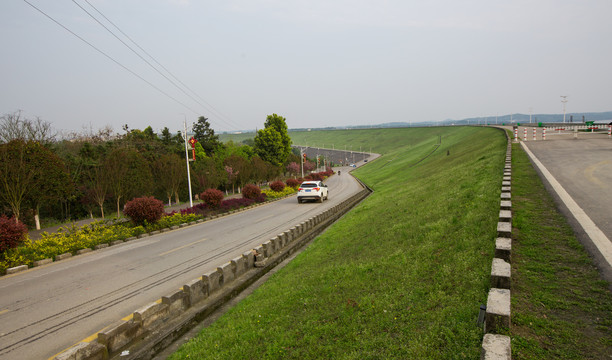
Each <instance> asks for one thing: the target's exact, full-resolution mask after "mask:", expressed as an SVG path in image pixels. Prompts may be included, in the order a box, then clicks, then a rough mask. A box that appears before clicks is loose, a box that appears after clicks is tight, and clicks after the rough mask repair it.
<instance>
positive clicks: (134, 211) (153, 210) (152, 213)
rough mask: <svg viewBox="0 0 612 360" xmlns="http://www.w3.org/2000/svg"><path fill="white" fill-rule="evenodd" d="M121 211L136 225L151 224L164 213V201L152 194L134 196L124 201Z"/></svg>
mask: <svg viewBox="0 0 612 360" xmlns="http://www.w3.org/2000/svg"><path fill="white" fill-rule="evenodd" d="M123 213H124V214H125V216H127V217H129V218H130V220H132V222H133V223H134V224H136V225H144V223H145V221H146V222H148V223H149V224H153V223H155V222H157V221H158V220H159V219H161V217H162V215H163V214H164V203H163V202H162V201H161V200H157V199H156V198H154V197H153V196H148V197H141V198H134V199H132V200H130V201H128V202H127V203H125V207H124V208H123Z"/></svg>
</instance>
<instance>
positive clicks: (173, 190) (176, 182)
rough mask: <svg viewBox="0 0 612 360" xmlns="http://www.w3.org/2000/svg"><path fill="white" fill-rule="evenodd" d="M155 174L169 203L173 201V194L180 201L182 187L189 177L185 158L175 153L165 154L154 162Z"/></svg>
mask: <svg viewBox="0 0 612 360" xmlns="http://www.w3.org/2000/svg"><path fill="white" fill-rule="evenodd" d="M153 175H154V176H155V180H156V182H157V184H158V186H159V187H160V188H161V189H162V191H163V192H164V194H165V195H166V197H167V198H168V205H171V203H172V201H171V200H172V195H174V196H175V200H176V202H177V203H178V202H179V196H178V193H179V190H180V187H181V185H183V184H184V183H185V180H186V178H187V174H186V169H185V160H183V159H181V157H179V156H177V155H174V154H163V155H161V156H160V157H159V158H158V159H157V160H156V161H155V162H153Z"/></svg>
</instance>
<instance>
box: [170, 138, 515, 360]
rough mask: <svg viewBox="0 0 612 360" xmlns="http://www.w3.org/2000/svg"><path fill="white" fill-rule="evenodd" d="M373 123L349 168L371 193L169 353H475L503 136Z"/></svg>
mask: <svg viewBox="0 0 612 360" xmlns="http://www.w3.org/2000/svg"><path fill="white" fill-rule="evenodd" d="M376 132H377V133H376V136H369V137H368V138H369V139H370V140H371V143H370V144H371V146H372V151H375V152H379V153H382V154H383V156H382V157H381V158H380V159H378V160H377V161H375V162H372V163H370V164H369V165H368V166H367V167H364V168H361V169H358V170H357V174H358V176H359V177H360V178H361V179H362V180H363V181H364V182H366V183H367V184H368V185H369V186H371V187H372V188H374V189H375V192H374V194H372V195H371V196H370V197H369V198H368V199H366V200H365V201H364V202H362V203H361V204H360V205H359V206H357V207H356V208H355V209H354V210H353V211H351V212H350V213H349V214H347V215H345V216H344V217H343V218H342V219H341V220H340V221H338V222H337V223H336V224H334V225H333V226H332V227H331V228H329V229H328V230H327V231H326V232H325V233H324V234H322V235H321V236H319V237H318V238H317V239H316V240H315V241H314V242H313V243H312V244H311V245H310V246H309V247H308V248H307V249H306V250H305V251H304V252H303V253H301V254H300V255H299V256H298V257H297V258H296V259H294V260H293V261H292V262H291V263H289V264H288V265H287V266H286V267H285V268H283V269H282V270H280V271H279V272H278V273H276V274H275V275H274V276H272V277H271V279H270V280H268V281H267V282H266V283H265V284H264V285H262V286H261V287H260V288H259V289H257V290H256V291H255V292H254V293H253V294H252V295H251V296H249V297H248V298H246V299H245V300H243V301H242V302H241V303H239V304H238V305H237V306H236V307H234V308H233V309H231V310H230V311H229V312H228V313H227V314H226V315H225V316H223V317H221V318H220V319H219V320H218V321H216V322H215V323H214V324H213V325H212V326H210V327H209V328H206V329H204V330H203V331H202V332H201V333H200V334H199V336H197V337H196V338H194V339H192V340H191V341H190V342H188V343H187V344H185V345H184V346H182V347H181V348H180V349H179V351H178V352H177V353H175V354H174V355H173V356H172V357H171V358H172V359H186V358H207V359H320V358H328V359H332V358H333V359H389V358H398V359H462V358H466V359H475V358H478V356H479V351H480V344H481V340H482V335H483V334H482V329H481V328H480V327H479V326H477V324H476V320H477V317H478V311H479V305H480V304H483V303H485V302H486V296H487V291H488V288H489V272H490V266H491V259H492V257H493V250H494V239H495V235H496V224H497V216H498V211H499V194H500V190H501V189H500V188H501V178H502V168H503V159H504V156H505V149H506V138H505V136H504V134H503V133H502V132H501V131H499V130H496V129H487V128H470V127H462V128H458V127H454V128H451V127H449V128H428V129H387V130H385V131H379V130H376ZM355 133H358V134H360V136H361V135H362V134H363V136H367V134H366V133H365V132H352V133H351V132H346V135H343V134H341V133H339V132H334V135H333V136H334V139H335V141H336V142H337V144H342V143H343V142H344V143H348V142H350V141H351V138H350V136H352V134H355ZM308 135H309V136H312V135H313V134H308ZM315 135H316V134H315ZM343 136H345V137H343ZM440 137H441V139H442V144H441V146H440V147H439V148H438V149H437V150H436V151H435V152H434V153H433V154H432V155H431V156H429V157H427V159H426V160H425V161H422V162H419V161H420V160H421V159H423V158H424V157H425V156H427V155H428V154H430V153H431V151H432V149H433V148H434V147H435V146H436V144H437V143H438V141H439V138H440ZM390 139H396V140H395V141H396V142H395V144H394V145H393V146H389V142H390V141H392V140H390ZM368 147H369V145H368ZM417 163H418V165H415V164H417Z"/></svg>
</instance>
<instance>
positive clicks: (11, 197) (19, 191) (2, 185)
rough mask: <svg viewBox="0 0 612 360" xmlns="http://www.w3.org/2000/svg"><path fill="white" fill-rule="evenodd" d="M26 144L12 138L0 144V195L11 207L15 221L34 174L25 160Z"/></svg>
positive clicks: (17, 219) (17, 218) (19, 213)
mask: <svg viewBox="0 0 612 360" xmlns="http://www.w3.org/2000/svg"><path fill="white" fill-rule="evenodd" d="M27 144H28V143H26V142H25V141H23V140H12V141H10V142H9V143H7V144H1V145H0V189H1V190H2V191H0V196H2V200H4V202H5V203H7V204H8V205H9V207H10V208H11V211H12V213H13V217H14V218H15V221H19V216H20V215H21V205H22V203H23V202H24V200H25V196H26V192H27V191H28V190H29V189H30V188H31V187H32V183H33V179H34V175H35V174H34V171H32V170H33V169H31V167H30V166H29V163H28V161H27Z"/></svg>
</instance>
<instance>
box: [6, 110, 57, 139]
mask: <svg viewBox="0 0 612 360" xmlns="http://www.w3.org/2000/svg"><path fill="white" fill-rule="evenodd" d="M18 139H19V140H23V141H37V142H40V143H42V144H49V143H51V142H52V141H53V140H54V139H55V133H54V132H53V130H52V129H51V123H48V122H46V121H44V120H42V119H40V118H39V117H36V119H34V120H31V119H27V118H25V117H23V116H22V115H21V110H18V111H15V112H14V113H12V114H4V115H2V116H1V117H0V143H8V142H10V141H11V140H18Z"/></svg>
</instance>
